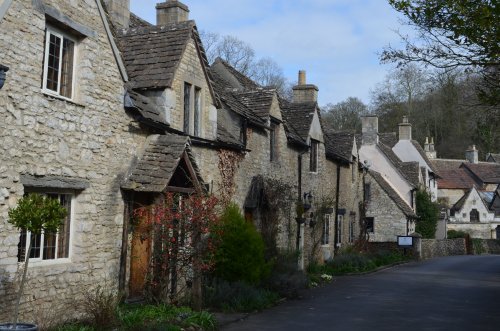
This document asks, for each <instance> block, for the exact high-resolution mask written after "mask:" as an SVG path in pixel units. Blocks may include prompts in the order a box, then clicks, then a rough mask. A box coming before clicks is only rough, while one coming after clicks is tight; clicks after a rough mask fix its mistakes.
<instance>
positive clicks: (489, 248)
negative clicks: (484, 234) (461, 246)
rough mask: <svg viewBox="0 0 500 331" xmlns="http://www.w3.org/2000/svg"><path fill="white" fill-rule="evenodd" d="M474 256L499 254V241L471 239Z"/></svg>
mask: <svg viewBox="0 0 500 331" xmlns="http://www.w3.org/2000/svg"><path fill="white" fill-rule="evenodd" d="M472 242H473V247H474V254H500V240H498V239H472Z"/></svg>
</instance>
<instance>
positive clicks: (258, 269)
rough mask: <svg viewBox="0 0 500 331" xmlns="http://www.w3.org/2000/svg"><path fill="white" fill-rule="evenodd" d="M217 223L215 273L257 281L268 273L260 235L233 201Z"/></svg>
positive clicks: (231, 277)
mask: <svg viewBox="0 0 500 331" xmlns="http://www.w3.org/2000/svg"><path fill="white" fill-rule="evenodd" d="M220 222H221V225H220V226H221V228H220V231H218V232H219V233H220V234H219V236H220V238H219V246H218V248H217V251H216V252H215V270H214V274H215V275H216V276H217V277H219V278H222V279H224V280H226V281H229V282H236V281H239V280H241V281H245V282H247V283H249V284H259V283H260V282H261V280H262V279H264V278H265V277H266V276H267V275H268V273H269V265H268V263H266V261H265V259H264V250H265V247H264V241H263V240H262V237H261V235H260V234H259V233H258V232H257V230H256V229H255V227H254V225H253V224H252V223H250V222H247V221H246V220H245V218H244V217H243V215H241V213H240V210H239V209H238V207H237V206H236V205H235V204H230V205H229V206H228V207H227V208H226V210H225V211H224V213H223V215H222V217H221V221H220Z"/></svg>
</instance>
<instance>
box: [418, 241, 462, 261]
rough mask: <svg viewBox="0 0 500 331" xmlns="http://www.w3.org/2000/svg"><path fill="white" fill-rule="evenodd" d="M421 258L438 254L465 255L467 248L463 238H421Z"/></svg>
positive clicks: (433, 256) (438, 255)
mask: <svg viewBox="0 0 500 331" xmlns="http://www.w3.org/2000/svg"><path fill="white" fill-rule="evenodd" d="M421 254H422V256H421V258H422V259H432V258H435V257H440V256H451V255H465V254H467V249H466V245H465V239H464V238H457V239H440V240H437V239H422V250H421Z"/></svg>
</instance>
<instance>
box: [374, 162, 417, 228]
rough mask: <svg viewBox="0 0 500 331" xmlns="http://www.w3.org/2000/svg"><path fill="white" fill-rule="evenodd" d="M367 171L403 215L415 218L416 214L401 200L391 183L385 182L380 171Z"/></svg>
mask: <svg viewBox="0 0 500 331" xmlns="http://www.w3.org/2000/svg"><path fill="white" fill-rule="evenodd" d="M368 172H369V173H370V175H371V176H372V177H373V178H374V179H375V181H376V182H377V183H378V184H379V185H380V187H381V188H382V189H383V190H384V191H385V193H387V196H388V197H389V198H391V200H392V201H394V203H395V204H396V206H398V208H399V209H400V210H401V211H402V212H403V213H404V214H405V216H407V217H411V218H417V215H416V214H415V212H414V211H413V209H412V208H411V207H410V206H409V205H408V204H407V203H406V202H405V201H404V200H403V198H401V196H400V195H399V194H398V193H397V192H396V190H395V189H394V188H393V187H392V186H391V184H389V182H387V181H386V180H385V179H384V177H383V176H382V175H381V174H380V173H378V172H376V171H373V170H369V171H368Z"/></svg>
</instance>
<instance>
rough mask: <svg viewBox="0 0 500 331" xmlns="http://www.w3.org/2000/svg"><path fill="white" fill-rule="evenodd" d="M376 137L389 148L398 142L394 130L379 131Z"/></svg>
mask: <svg viewBox="0 0 500 331" xmlns="http://www.w3.org/2000/svg"><path fill="white" fill-rule="evenodd" d="M378 139H379V141H380V142H381V143H382V144H384V145H386V146H388V147H390V148H393V147H394V146H396V144H397V143H398V137H397V136H396V132H386V133H379V134H378Z"/></svg>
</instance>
